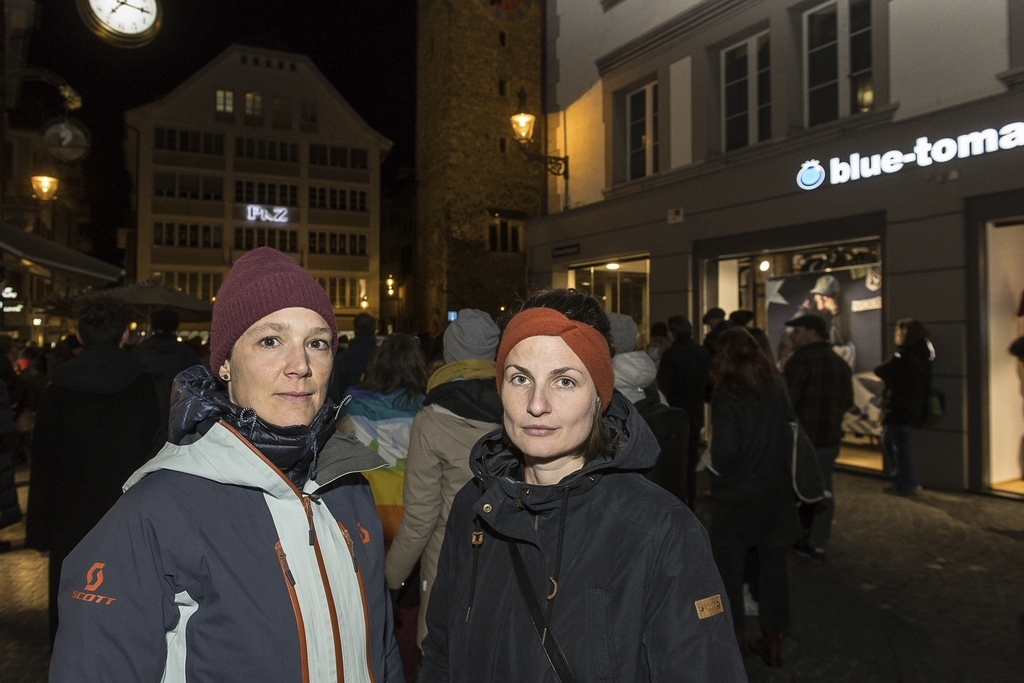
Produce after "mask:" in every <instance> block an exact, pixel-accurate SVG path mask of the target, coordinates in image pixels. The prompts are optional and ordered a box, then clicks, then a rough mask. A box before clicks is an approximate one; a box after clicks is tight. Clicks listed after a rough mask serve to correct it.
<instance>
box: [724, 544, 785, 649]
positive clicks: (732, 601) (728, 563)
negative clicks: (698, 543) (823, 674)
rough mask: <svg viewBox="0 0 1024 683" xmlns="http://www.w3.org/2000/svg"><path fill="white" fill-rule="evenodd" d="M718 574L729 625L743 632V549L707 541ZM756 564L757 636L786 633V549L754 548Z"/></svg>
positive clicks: (745, 550)
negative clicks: (757, 565)
mask: <svg viewBox="0 0 1024 683" xmlns="http://www.w3.org/2000/svg"><path fill="white" fill-rule="evenodd" d="M711 550H712V552H713V553H714V555H715V563H716V564H717V565H718V572H719V573H720V574H721V575H722V583H723V584H724V585H725V594H726V595H727V596H728V597H729V608H730V609H731V610H732V623H733V627H734V628H735V629H736V630H741V629H743V624H744V623H745V621H746V616H745V615H744V613H743V568H744V565H745V563H746V558H747V549H746V548H741V547H735V546H724V545H722V544H720V543H715V542H714V541H712V542H711ZM757 555H758V560H759V565H760V571H759V581H758V583H759V587H758V591H757V594H758V595H757V601H758V602H757V604H758V617H757V621H758V624H759V625H760V627H761V633H777V634H779V635H786V634H787V633H789V574H788V569H787V567H786V548H785V547H782V546H764V545H759V546H757Z"/></svg>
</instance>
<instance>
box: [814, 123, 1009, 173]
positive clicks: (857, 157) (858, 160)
mask: <svg viewBox="0 0 1024 683" xmlns="http://www.w3.org/2000/svg"><path fill="white" fill-rule="evenodd" d="M1014 147H1024V121H1017V122H1014V123H1008V124H1006V125H1005V126H1003V127H1002V128H1000V129H999V130H998V131H997V130H996V129H995V128H986V129H985V130H981V131H974V132H972V133H966V134H964V135H959V136H957V137H956V139H953V138H942V139H941V140H936V141H935V142H930V141H929V140H928V138H927V137H920V138H917V140H916V141H915V143H914V147H913V149H912V150H911V151H909V152H903V151H901V150H898V149H893V150H890V151H888V152H884V153H882V154H863V155H862V154H860V153H856V152H855V153H853V154H851V155H850V157H849V161H846V160H844V159H841V158H840V157H832V158H831V159H829V162H828V172H827V174H826V171H825V168H824V167H823V166H822V165H821V162H819V161H818V160H817V159H810V160H808V161H805V162H804V163H803V165H802V166H801V167H800V170H799V171H798V172H797V174H796V184H797V186H798V187H799V188H800V189H802V190H813V189H815V188H817V187H820V186H821V185H822V184H823V183H824V182H825V178H826V176H827V177H828V182H829V184H830V185H841V184H843V183H847V182H850V181H851V180H860V179H862V178H872V177H874V176H878V175H885V174H890V173H896V172H897V171H899V170H901V169H902V168H903V167H904V166H906V165H908V164H917V165H918V166H931V165H932V164H933V163H935V164H943V163H946V162H947V161H951V160H953V159H966V158H967V157H976V156H980V155H982V154H988V153H990V152H998V151H999V150H1004V149H1013V148H1014Z"/></svg>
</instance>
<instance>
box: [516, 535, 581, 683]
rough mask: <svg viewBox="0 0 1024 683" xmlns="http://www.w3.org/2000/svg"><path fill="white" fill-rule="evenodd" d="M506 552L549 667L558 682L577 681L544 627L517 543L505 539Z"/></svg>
mask: <svg viewBox="0 0 1024 683" xmlns="http://www.w3.org/2000/svg"><path fill="white" fill-rule="evenodd" d="M507 545H508V554H509V555H510V556H511V557H512V568H513V569H515V572H516V583H518V584H519V592H520V593H522V594H523V601H524V602H525V603H526V609H527V611H528V612H529V613H530V621H532V622H533V627H534V628H535V629H537V637H538V638H540V644H541V645H542V646H543V647H544V653H545V654H546V655H547V656H548V662H550V663H551V668H552V669H554V670H555V675H556V676H558V680H559V682H560V683H577V680H576V676H574V675H573V673H572V669H571V668H569V662H568V661H566V659H565V654H564V653H563V652H562V648H561V647H560V646H559V645H558V641H557V640H555V634H554V633H552V632H551V631H548V630H546V629H545V628H544V615H543V614H541V611H540V605H538V604H537V596H536V594H534V592H533V588H532V587H530V577H529V576H528V575H527V573H526V563H525V562H523V555H522V553H520V552H519V544H518V543H516V542H515V541H513V540H508V541H507Z"/></svg>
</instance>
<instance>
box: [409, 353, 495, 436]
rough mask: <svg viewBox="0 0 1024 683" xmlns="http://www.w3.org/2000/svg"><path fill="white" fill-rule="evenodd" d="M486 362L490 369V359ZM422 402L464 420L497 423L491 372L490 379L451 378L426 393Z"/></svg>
mask: <svg viewBox="0 0 1024 683" xmlns="http://www.w3.org/2000/svg"><path fill="white" fill-rule="evenodd" d="M490 363H491V367H492V368H493V366H494V362H493V361H490ZM456 365H457V364H456ZM423 405H426V406H429V405H436V406H439V407H441V408H444V409H445V410H447V411H449V412H451V413H454V414H455V415H458V416H459V417H463V418H466V419H467V420H477V421H478V422H495V423H498V422H501V415H502V408H501V397H500V396H498V389H497V387H495V386H494V373H493V372H492V373H491V377H490V379H482V378H481V379H453V380H451V381H448V382H445V383H444V384H439V385H438V386H436V387H434V388H433V389H431V390H430V391H429V392H427V397H426V399H425V400H424V401H423Z"/></svg>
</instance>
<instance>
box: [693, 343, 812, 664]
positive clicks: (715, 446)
mask: <svg viewBox="0 0 1024 683" xmlns="http://www.w3.org/2000/svg"><path fill="white" fill-rule="evenodd" d="M717 344H718V347H717V349H716V350H717V353H716V354H715V358H714V360H713V361H712V364H711V377H712V381H713V382H714V393H713V397H712V401H711V429H712V432H711V461H710V463H709V464H708V470H709V472H710V474H711V545H712V548H713V549H714V553H715V560H716V561H717V563H718V569H719V571H720V572H721V574H722V581H723V582H724V583H725V591H726V593H727V594H728V595H729V603H730V604H731V605H732V616H733V621H734V623H735V624H736V642H737V643H738V644H739V646H740V650H741V651H743V650H745V649H746V647H747V646H748V644H747V640H746V634H745V632H744V629H743V623H744V610H743V574H744V563H745V561H746V556H747V551H748V550H749V549H751V548H756V550H757V556H758V558H759V561H760V570H759V581H758V584H759V600H758V602H759V615H758V621H759V623H760V627H761V636H760V638H758V639H756V640H754V641H752V642H750V643H749V647H751V648H752V649H753V650H754V651H755V652H756V653H757V654H759V655H760V656H761V657H762V658H763V659H764V660H765V663H766V664H768V665H769V666H782V660H781V644H782V638H783V637H784V636H785V635H786V634H787V633H788V631H789V578H788V576H787V568H786V551H787V549H788V548H789V546H790V545H792V544H793V542H794V541H796V540H797V538H799V537H800V519H799V516H798V515H797V511H796V505H795V502H796V496H795V495H794V493H793V488H792V485H791V481H790V441H791V438H792V437H791V436H790V431H789V425H788V421H789V415H790V409H789V401H788V400H787V398H786V391H785V388H784V387H783V385H782V380H781V379H780V377H779V375H778V372H777V371H776V370H775V365H774V363H772V361H771V359H770V358H768V357H767V356H766V355H764V353H763V352H762V351H761V348H760V346H759V345H758V343H757V341H756V340H755V339H754V337H753V336H751V334H750V333H749V332H747V331H746V330H745V329H743V328H742V327H737V328H733V329H730V330H726V331H725V332H723V333H722V334H721V335H720V336H719V338H718V342H717Z"/></svg>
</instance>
